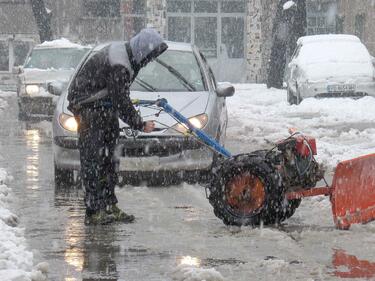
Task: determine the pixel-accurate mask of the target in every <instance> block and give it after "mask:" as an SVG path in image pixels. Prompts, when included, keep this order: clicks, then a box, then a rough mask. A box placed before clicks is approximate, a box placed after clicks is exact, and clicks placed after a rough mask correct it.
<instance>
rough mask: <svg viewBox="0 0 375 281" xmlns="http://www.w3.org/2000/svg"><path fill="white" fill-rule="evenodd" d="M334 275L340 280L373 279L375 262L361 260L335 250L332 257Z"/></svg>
mask: <svg viewBox="0 0 375 281" xmlns="http://www.w3.org/2000/svg"><path fill="white" fill-rule="evenodd" d="M332 265H333V267H334V269H335V271H334V272H333V275H335V276H336V277H340V278H372V277H374V276H375V261H373V262H370V261H367V260H360V259H358V258H357V257H356V256H354V255H349V254H347V253H346V252H345V251H343V250H335V252H334V254H333V257H332Z"/></svg>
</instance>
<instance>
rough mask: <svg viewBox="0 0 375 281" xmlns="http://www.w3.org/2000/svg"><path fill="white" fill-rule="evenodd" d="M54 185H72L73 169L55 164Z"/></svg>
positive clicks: (57, 186)
mask: <svg viewBox="0 0 375 281" xmlns="http://www.w3.org/2000/svg"><path fill="white" fill-rule="evenodd" d="M54 170H55V187H56V188H67V187H71V186H72V185H74V171H73V170H69V169H60V168H58V167H57V166H56V164H55V169H54Z"/></svg>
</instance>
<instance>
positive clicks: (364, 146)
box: [227, 84, 375, 170]
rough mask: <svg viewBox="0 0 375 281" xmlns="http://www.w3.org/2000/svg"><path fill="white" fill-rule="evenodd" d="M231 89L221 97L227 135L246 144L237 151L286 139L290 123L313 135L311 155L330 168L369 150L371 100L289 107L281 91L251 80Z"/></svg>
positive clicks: (372, 141)
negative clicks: (315, 149) (314, 144)
mask: <svg viewBox="0 0 375 281" xmlns="http://www.w3.org/2000/svg"><path fill="white" fill-rule="evenodd" d="M235 87H236V93H235V95H234V96H233V97H231V98H228V99H227V102H228V110H229V126H228V131H227V139H230V140H231V141H240V142H242V143H245V144H246V143H248V146H246V145H244V146H243V148H242V150H243V149H246V148H247V147H249V148H253V147H255V148H264V147H267V141H270V142H276V141H277V140H279V139H283V138H285V137H287V136H288V128H291V127H292V128H297V129H298V130H299V131H301V132H303V133H305V134H307V135H311V136H313V137H316V139H317V146H318V156H317V159H318V161H321V162H323V163H324V164H326V165H327V166H328V167H329V168H330V169H331V170H332V169H333V168H334V167H335V166H336V165H337V163H338V162H339V161H342V160H348V159H351V158H355V157H358V156H361V155H365V154H369V153H374V150H375V149H374V148H375V123H374V120H375V111H374V110H373V109H374V108H375V98H372V97H365V98H362V99H358V100H353V99H350V98H340V99H337V98H335V99H313V98H310V99H305V100H304V101H302V103H301V104H300V105H293V106H291V105H289V104H288V103H287V100H286V91H284V90H276V89H267V88H266V86H265V85H254V84H238V85H235ZM268 147H270V145H268ZM245 151H246V150H245Z"/></svg>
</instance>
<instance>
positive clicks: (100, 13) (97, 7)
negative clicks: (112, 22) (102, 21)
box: [83, 0, 120, 18]
mask: <svg viewBox="0 0 375 281" xmlns="http://www.w3.org/2000/svg"><path fill="white" fill-rule="evenodd" d="M83 15H84V16H85V17H89V18H96V17H103V18H117V17H120V0H83Z"/></svg>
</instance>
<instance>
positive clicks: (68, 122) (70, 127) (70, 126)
mask: <svg viewBox="0 0 375 281" xmlns="http://www.w3.org/2000/svg"><path fill="white" fill-rule="evenodd" d="M59 122H60V125H61V127H63V128H64V129H65V130H67V131H70V132H74V133H76V132H77V130H78V123H77V121H76V119H75V118H74V117H73V116H71V115H68V114H65V113H61V114H60V117H59Z"/></svg>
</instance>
